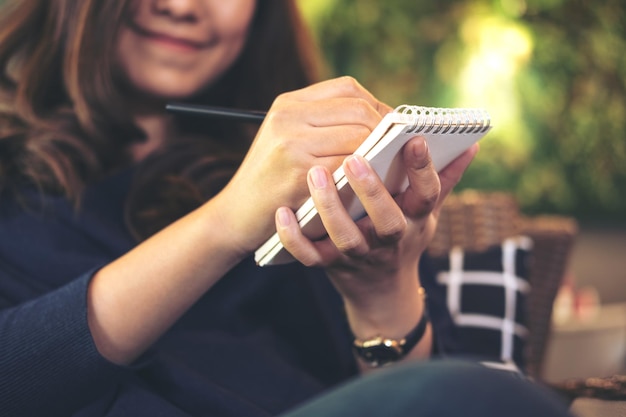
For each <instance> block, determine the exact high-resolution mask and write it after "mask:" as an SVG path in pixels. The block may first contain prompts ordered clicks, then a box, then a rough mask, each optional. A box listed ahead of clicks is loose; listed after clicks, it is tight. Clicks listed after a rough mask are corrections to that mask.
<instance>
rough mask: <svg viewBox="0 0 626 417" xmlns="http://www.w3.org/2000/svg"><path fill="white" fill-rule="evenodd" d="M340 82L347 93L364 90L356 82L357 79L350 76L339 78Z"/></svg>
mask: <svg viewBox="0 0 626 417" xmlns="http://www.w3.org/2000/svg"><path fill="white" fill-rule="evenodd" d="M339 82H340V83H341V84H342V87H343V88H344V89H345V91H346V92H350V93H356V92H358V91H361V90H362V87H361V84H359V82H358V81H357V80H356V78H354V77H352V76H350V75H344V76H342V77H340V78H339Z"/></svg>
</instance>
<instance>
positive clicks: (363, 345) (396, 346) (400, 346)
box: [353, 303, 429, 367]
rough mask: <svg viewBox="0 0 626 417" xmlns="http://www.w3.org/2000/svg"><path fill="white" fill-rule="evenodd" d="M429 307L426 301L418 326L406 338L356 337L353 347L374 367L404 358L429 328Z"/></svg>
mask: <svg viewBox="0 0 626 417" xmlns="http://www.w3.org/2000/svg"><path fill="white" fill-rule="evenodd" d="M428 322H429V316H428V308H427V305H426V303H424V312H423V313H422V317H421V318H420V321H419V322H418V323H417V326H415V328H414V329H413V330H411V331H410V332H409V333H408V334H407V335H406V336H404V338H402V339H400V340H397V339H389V338H385V337H382V336H376V337H373V338H370V339H366V340H359V339H356V338H355V339H354V342H353V348H354V351H355V352H356V354H357V355H358V356H359V357H360V358H361V359H362V360H363V361H364V362H365V363H367V364H368V365H370V366H372V367H378V366H382V365H385V364H388V363H391V362H395V361H397V360H400V359H402V358H403V357H404V356H406V354H407V353H409V352H410V351H411V350H412V349H413V348H414V347H415V345H417V344H418V342H419V341H420V340H422V337H424V333H425V332H426V329H427V328H428Z"/></svg>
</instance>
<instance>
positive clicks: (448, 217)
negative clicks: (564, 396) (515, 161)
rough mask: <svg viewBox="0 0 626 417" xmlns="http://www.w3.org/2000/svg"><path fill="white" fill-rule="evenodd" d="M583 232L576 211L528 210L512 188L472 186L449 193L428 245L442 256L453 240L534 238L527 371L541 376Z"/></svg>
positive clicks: (481, 243)
mask: <svg viewBox="0 0 626 417" xmlns="http://www.w3.org/2000/svg"><path fill="white" fill-rule="evenodd" d="M577 233H578V225H577V222H576V221H575V220H574V219H572V218H570V217H564V216H537V217H525V216H523V215H522V214H521V213H520V212H519V207H518V204H517V202H516V200H515V198H514V197H513V196H512V195H511V194H509V193H504V192H481V191H476V190H466V191H463V192H460V193H457V194H452V195H450V196H448V198H447V199H446V201H445V203H444V205H443V208H442V211H441V215H440V218H439V224H438V226H437V231H436V233H435V236H434V238H433V241H432V242H431V245H430V246H429V248H428V252H429V254H431V255H432V256H442V255H445V254H447V253H448V252H449V251H450V249H451V248H452V247H453V246H460V247H462V248H463V249H464V250H470V251H481V250H484V249H486V248H488V247H489V246H493V245H498V244H500V243H501V242H502V241H503V240H504V239H506V238H507V237H511V236H515V235H520V234H522V235H526V236H529V237H530V238H531V239H532V240H533V249H532V253H531V259H530V274H529V282H530V284H531V288H532V290H531V293H530V295H529V299H528V327H529V338H528V343H527V351H526V354H525V356H526V358H525V359H526V365H527V369H526V371H527V373H528V374H529V375H530V376H532V377H534V378H537V379H541V373H542V365H543V360H544V356H545V350H546V345H547V343H548V338H549V336H550V330H551V327H550V325H551V318H552V305H553V302H554V299H555V297H556V294H557V291H558V289H559V287H560V285H561V282H562V279H563V276H564V274H565V270H566V268H567V262H568V257H569V254H570V252H571V248H572V245H573V243H574V240H575V237H576V235H577Z"/></svg>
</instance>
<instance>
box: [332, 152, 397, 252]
mask: <svg viewBox="0 0 626 417" xmlns="http://www.w3.org/2000/svg"><path fill="white" fill-rule="evenodd" d="M344 172H345V174H346V178H347V179H348V182H349V184H350V186H351V187H352V189H353V190H354V192H355V194H356V196H357V198H358V199H359V201H361V204H362V205H363V208H364V209H365V211H366V212H367V215H368V216H369V218H370V220H371V222H372V225H373V227H374V232H375V236H374V237H375V238H376V239H378V240H380V241H382V242H390V241H397V240H398V239H399V238H400V237H401V236H402V234H403V233H404V231H405V230H406V218H405V217H404V214H403V213H402V210H401V209H400V207H399V206H398V204H397V203H396V201H395V200H394V198H393V197H392V196H391V194H389V192H388V191H387V189H386V188H385V185H384V184H383V182H382V181H381V180H380V177H379V176H378V175H377V174H376V172H375V171H374V170H373V169H372V168H371V166H370V165H369V163H368V162H367V161H366V160H365V159H364V158H363V157H361V156H358V155H352V156H349V157H348V158H346V160H345V162H344Z"/></svg>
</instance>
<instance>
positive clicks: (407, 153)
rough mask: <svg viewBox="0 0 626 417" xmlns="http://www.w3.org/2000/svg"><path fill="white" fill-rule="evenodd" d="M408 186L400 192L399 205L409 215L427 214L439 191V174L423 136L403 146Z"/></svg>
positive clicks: (435, 202)
mask: <svg viewBox="0 0 626 417" xmlns="http://www.w3.org/2000/svg"><path fill="white" fill-rule="evenodd" d="M403 158H404V163H405V166H406V170H407V176H408V179H409V186H408V188H407V190H406V191H405V192H404V193H403V194H402V198H401V207H402V210H403V211H404V213H405V214H406V215H407V216H409V217H414V218H419V217H424V216H426V215H428V214H429V213H430V212H431V211H432V210H433V209H434V208H435V206H436V204H437V201H438V200H439V194H440V192H441V183H440V181H439V175H438V174H437V171H436V169H435V166H434V165H433V163H432V160H431V158H430V153H429V152H428V145H427V144H426V140H425V139H424V138H423V137H416V138H413V139H411V140H409V141H408V142H407V144H406V145H405V146H404V148H403Z"/></svg>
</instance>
